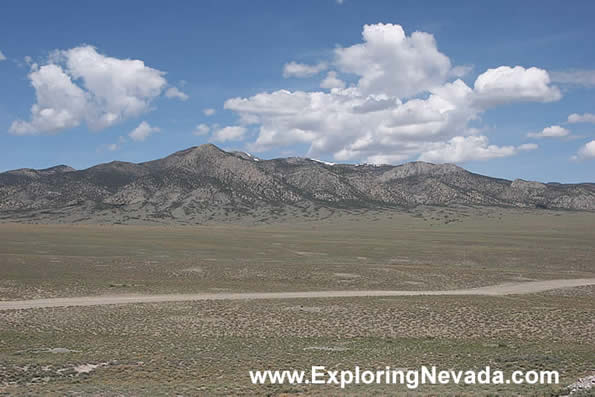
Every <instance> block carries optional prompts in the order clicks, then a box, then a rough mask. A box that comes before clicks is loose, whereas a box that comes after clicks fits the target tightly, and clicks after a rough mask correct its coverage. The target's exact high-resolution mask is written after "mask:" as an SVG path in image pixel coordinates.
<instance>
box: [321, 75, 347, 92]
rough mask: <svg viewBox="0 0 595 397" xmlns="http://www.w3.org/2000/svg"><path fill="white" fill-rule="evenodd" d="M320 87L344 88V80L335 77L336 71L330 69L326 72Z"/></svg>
mask: <svg viewBox="0 0 595 397" xmlns="http://www.w3.org/2000/svg"><path fill="white" fill-rule="evenodd" d="M320 88H326V89H329V90H331V89H333V88H345V82H344V81H343V80H341V79H339V78H338V77H337V72H335V71H334V70H331V71H330V72H328V73H327V75H326V77H325V79H324V80H322V82H321V83H320Z"/></svg>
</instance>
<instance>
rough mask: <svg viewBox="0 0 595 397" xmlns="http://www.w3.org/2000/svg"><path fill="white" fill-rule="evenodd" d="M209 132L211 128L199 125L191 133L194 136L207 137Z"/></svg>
mask: <svg viewBox="0 0 595 397" xmlns="http://www.w3.org/2000/svg"><path fill="white" fill-rule="evenodd" d="M210 131H211V127H209V126H208V125H206V124H199V125H197V126H196V127H195V128H194V131H193V132H192V133H193V134H194V135H196V136H203V135H207V134H208V133H209V132H210Z"/></svg>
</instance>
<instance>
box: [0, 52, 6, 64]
mask: <svg viewBox="0 0 595 397" xmlns="http://www.w3.org/2000/svg"><path fill="white" fill-rule="evenodd" d="M2 61H6V56H4V54H3V53H2V51H0V62H2Z"/></svg>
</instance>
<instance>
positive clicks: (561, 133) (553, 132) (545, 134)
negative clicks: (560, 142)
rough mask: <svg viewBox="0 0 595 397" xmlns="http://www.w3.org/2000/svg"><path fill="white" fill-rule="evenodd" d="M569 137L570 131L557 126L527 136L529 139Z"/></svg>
mask: <svg viewBox="0 0 595 397" xmlns="http://www.w3.org/2000/svg"><path fill="white" fill-rule="evenodd" d="M568 135H570V131H569V130H568V129H566V128H564V127H560V126H559V125H552V126H551V127H546V128H544V129H543V130H541V131H540V132H530V133H528V134H527V136H528V137H529V138H562V137H565V136H568Z"/></svg>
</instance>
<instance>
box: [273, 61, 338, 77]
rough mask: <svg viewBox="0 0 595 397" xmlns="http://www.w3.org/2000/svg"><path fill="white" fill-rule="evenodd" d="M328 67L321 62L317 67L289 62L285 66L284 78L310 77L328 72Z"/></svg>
mask: <svg viewBox="0 0 595 397" xmlns="http://www.w3.org/2000/svg"><path fill="white" fill-rule="evenodd" d="M327 68H328V65H327V64H326V63H325V62H321V63H319V64H317V65H307V64H305V63H297V62H289V63H286V64H285V65H284V66H283V77H285V78H287V77H310V76H314V75H315V74H318V73H320V72H322V71H323V70H326V69H327Z"/></svg>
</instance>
